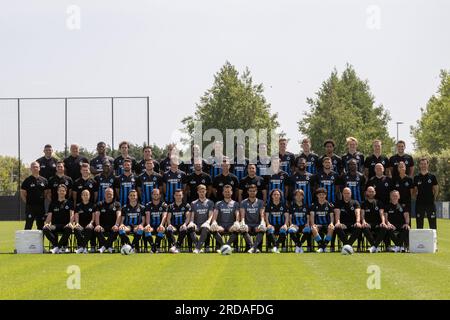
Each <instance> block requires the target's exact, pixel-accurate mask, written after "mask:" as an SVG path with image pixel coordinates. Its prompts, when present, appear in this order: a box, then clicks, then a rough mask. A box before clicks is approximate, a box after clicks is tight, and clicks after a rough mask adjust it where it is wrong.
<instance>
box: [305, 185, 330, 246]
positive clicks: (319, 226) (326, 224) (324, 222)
mask: <svg viewBox="0 0 450 320" xmlns="http://www.w3.org/2000/svg"><path fill="white" fill-rule="evenodd" d="M316 197H317V203H314V204H313V205H312V206H311V211H310V221H312V223H313V224H312V226H311V232H312V235H313V238H314V240H315V241H316V243H317V245H318V247H319V249H317V252H318V253H323V252H326V247H327V245H328V243H329V242H330V241H331V238H332V237H333V233H334V222H333V221H334V211H333V210H334V206H333V205H332V204H331V203H329V202H328V201H327V190H325V188H318V189H317V190H316Z"/></svg>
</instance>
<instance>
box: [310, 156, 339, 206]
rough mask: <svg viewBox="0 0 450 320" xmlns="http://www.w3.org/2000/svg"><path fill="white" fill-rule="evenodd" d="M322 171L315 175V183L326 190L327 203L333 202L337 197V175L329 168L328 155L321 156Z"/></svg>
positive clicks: (329, 160)
mask: <svg viewBox="0 0 450 320" xmlns="http://www.w3.org/2000/svg"><path fill="white" fill-rule="evenodd" d="M322 165H323V172H321V173H319V174H318V175H317V180H316V181H317V184H318V186H319V187H320V188H324V189H325V190H326V191H327V200H328V202H329V203H331V204H334V203H335V202H336V201H337V200H338V199H337V195H338V192H339V188H338V183H339V175H338V174H337V173H336V172H334V171H332V170H331V159H330V158H328V157H325V158H323V163H322Z"/></svg>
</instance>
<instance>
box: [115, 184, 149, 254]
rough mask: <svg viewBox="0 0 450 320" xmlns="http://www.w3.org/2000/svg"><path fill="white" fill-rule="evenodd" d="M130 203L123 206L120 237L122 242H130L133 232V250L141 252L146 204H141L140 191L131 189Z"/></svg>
mask: <svg viewBox="0 0 450 320" xmlns="http://www.w3.org/2000/svg"><path fill="white" fill-rule="evenodd" d="M128 200H129V201H128V204H126V205H124V206H123V207H122V216H121V223H120V226H119V237H120V239H121V241H122V244H130V238H129V237H128V235H129V234H131V233H132V234H133V242H132V243H131V247H132V252H139V241H140V240H141V238H142V234H143V233H144V220H145V206H143V205H142V204H139V202H138V193H137V191H136V190H134V189H133V190H131V191H130V193H129V194H128Z"/></svg>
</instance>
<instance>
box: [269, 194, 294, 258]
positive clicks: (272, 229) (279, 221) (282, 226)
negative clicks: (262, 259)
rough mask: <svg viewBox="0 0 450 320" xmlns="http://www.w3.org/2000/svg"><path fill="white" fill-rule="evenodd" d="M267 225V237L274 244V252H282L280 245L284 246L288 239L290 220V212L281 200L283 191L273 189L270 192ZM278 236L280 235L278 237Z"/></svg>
mask: <svg viewBox="0 0 450 320" xmlns="http://www.w3.org/2000/svg"><path fill="white" fill-rule="evenodd" d="M264 218H265V222H266V225H267V231H266V232H267V239H268V240H269V241H268V242H270V243H271V245H273V248H272V252H273V253H280V251H279V249H278V247H279V246H280V245H282V246H284V245H285V241H286V233H287V229H288V227H287V223H288V222H289V213H288V210H287V208H286V205H284V204H283V203H282V202H281V191H280V190H279V189H273V190H272V191H271V192H270V197H269V204H268V205H267V207H266V210H265V214H264ZM276 236H278V237H277V238H276Z"/></svg>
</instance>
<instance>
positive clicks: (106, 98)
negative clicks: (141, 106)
mask: <svg viewBox="0 0 450 320" xmlns="http://www.w3.org/2000/svg"><path fill="white" fill-rule="evenodd" d="M99 99H100V100H110V101H111V148H112V150H113V151H114V101H115V100H119V99H145V100H146V104H147V105H146V107H147V144H150V97H149V96H128V97H100V96H98V97H97V96H94V97H38V98H36V97H35V98H32V97H27V98H0V101H17V150H18V155H17V157H18V160H19V161H18V162H19V168H18V184H17V197H18V199H17V200H18V201H17V203H18V210H19V215H20V220H22V201H21V199H20V176H21V165H22V157H21V152H20V147H21V133H22V131H21V126H20V102H21V101H23V100H62V101H64V154H65V156H66V157H67V150H68V148H67V146H68V144H67V126H68V121H67V109H68V102H69V101H70V100H99Z"/></svg>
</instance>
